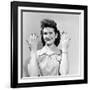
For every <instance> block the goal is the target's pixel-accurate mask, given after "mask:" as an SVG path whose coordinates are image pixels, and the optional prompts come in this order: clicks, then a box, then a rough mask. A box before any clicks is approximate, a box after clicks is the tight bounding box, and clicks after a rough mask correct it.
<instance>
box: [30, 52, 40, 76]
mask: <svg viewBox="0 0 90 90" xmlns="http://www.w3.org/2000/svg"><path fill="white" fill-rule="evenodd" d="M30 57H31V59H30V62H29V64H28V72H29V75H30V76H38V74H39V68H38V63H37V54H36V52H33V51H31V53H30Z"/></svg>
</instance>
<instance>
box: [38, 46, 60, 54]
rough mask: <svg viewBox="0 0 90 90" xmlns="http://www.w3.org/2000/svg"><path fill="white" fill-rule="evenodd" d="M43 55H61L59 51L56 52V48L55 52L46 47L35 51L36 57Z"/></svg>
mask: <svg viewBox="0 0 90 90" xmlns="http://www.w3.org/2000/svg"><path fill="white" fill-rule="evenodd" d="M43 54H47V55H53V54H59V55H60V54H61V52H60V50H58V48H57V47H56V49H55V50H53V51H52V50H50V48H49V47H48V46H44V47H43V48H42V49H41V50H38V51H37V55H43Z"/></svg>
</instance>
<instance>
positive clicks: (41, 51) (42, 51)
mask: <svg viewBox="0 0 90 90" xmlns="http://www.w3.org/2000/svg"><path fill="white" fill-rule="evenodd" d="M44 53H45V50H44V48H42V49H40V50H37V55H38V56H40V55H42V54H44Z"/></svg>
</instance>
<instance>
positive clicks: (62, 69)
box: [60, 51, 69, 75]
mask: <svg viewBox="0 0 90 90" xmlns="http://www.w3.org/2000/svg"><path fill="white" fill-rule="evenodd" d="M68 72H69V62H68V52H67V51H62V60H61V64H60V73H61V75H66V74H68Z"/></svg>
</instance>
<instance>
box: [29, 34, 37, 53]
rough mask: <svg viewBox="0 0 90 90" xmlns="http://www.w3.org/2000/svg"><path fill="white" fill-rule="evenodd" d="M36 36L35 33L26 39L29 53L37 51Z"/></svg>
mask: <svg viewBox="0 0 90 90" xmlns="http://www.w3.org/2000/svg"><path fill="white" fill-rule="evenodd" d="M37 43H38V36H37V35H36V34H35V33H31V34H30V36H29V39H28V44H29V48H30V50H31V51H36V50H37Z"/></svg>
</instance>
